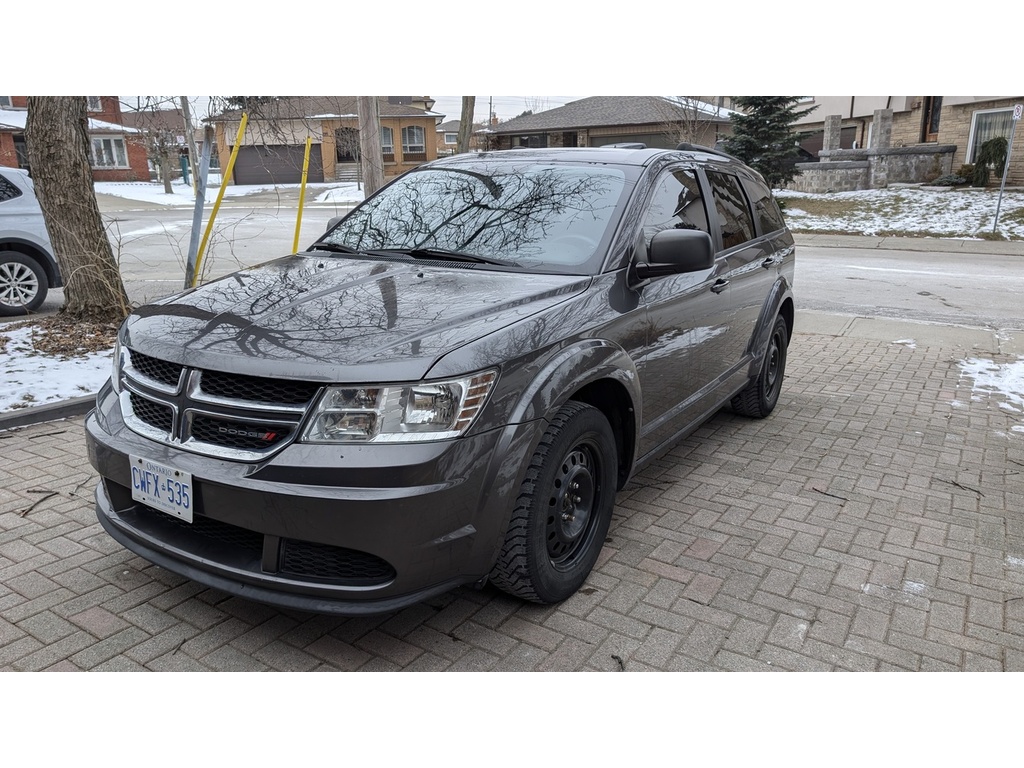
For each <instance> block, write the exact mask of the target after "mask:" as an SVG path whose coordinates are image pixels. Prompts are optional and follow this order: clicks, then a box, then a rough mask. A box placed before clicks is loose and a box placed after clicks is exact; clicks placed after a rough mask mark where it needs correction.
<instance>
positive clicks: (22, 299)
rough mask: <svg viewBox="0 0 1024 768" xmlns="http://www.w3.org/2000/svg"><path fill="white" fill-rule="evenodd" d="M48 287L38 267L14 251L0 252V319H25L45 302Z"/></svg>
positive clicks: (33, 261)
mask: <svg viewBox="0 0 1024 768" xmlns="http://www.w3.org/2000/svg"><path fill="white" fill-rule="evenodd" d="M48 287H49V285H48V283H47V280H46V273H45V272H44V271H43V268H42V267H41V266H40V265H39V263H38V262H37V261H36V260H35V259H33V258H31V257H29V256H26V255H25V254H23V253H18V252H17V251H0V315H3V316H7V317H9V316H11V315H27V314H29V313H30V312H35V311H36V310H37V309H39V307H40V306H42V303H43V301H44V300H45V299H46V291H47V288H48Z"/></svg>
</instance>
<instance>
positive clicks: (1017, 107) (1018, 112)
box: [992, 104, 1024, 234]
mask: <svg viewBox="0 0 1024 768" xmlns="http://www.w3.org/2000/svg"><path fill="white" fill-rule="evenodd" d="M1021 116H1024V104H1014V105H1013V122H1012V123H1010V140H1009V141H1008V142H1007V143H1006V162H1005V163H1003V180H1002V181H1001V182H999V199H998V200H997V201H996V218H995V220H994V221H993V222H992V233H993V234H995V233H996V231H997V227H998V226H999V209H1000V208H1002V207H1003V190H1004V189H1006V174H1007V173H1008V172H1009V171H1010V155H1012V154H1013V135H1014V134H1015V133H1016V132H1017V123H1019V122H1020V119H1021Z"/></svg>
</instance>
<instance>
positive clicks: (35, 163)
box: [25, 96, 129, 323]
mask: <svg viewBox="0 0 1024 768" xmlns="http://www.w3.org/2000/svg"><path fill="white" fill-rule="evenodd" d="M87 125H88V117H87V114H86V101H85V97H84V96H29V97H28V118H27V123H26V127H25V133H26V139H27V144H28V153H29V160H30V162H31V164H32V176H33V179H34V181H35V189H36V195H37V197H38V198H39V204H40V206H41V207H42V209H43V218H44V219H45V221H46V229H47V231H48V232H49V234H50V240H51V242H52V243H53V249H54V251H55V253H56V257H57V262H58V263H59V264H60V269H61V273H62V274H63V276H64V307H63V309H62V310H61V311H62V312H63V313H64V314H65V315H67V316H69V317H70V318H71V319H73V320H80V321H90V322H112V323H114V322H117V323H119V322H120V321H121V320H122V319H124V317H125V316H126V315H127V314H128V309H129V304H128V295H127V294H126V293H125V290H124V284H123V283H122V282H121V274H120V272H119V271H118V267H117V263H116V262H115V261H114V255H113V251H112V250H111V248H110V240H109V239H108V238H107V233H106V230H105V229H104V227H103V219H102V218H101V217H100V210H99V207H98V205H97V204H96V192H95V190H94V188H93V179H92V168H91V166H90V164H89V136H88V133H87V132H86V127H87Z"/></svg>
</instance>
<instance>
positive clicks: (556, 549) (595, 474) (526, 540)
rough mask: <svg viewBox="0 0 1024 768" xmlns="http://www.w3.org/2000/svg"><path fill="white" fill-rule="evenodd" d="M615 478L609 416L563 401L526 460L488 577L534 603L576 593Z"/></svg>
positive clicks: (600, 542)
mask: <svg viewBox="0 0 1024 768" xmlns="http://www.w3.org/2000/svg"><path fill="white" fill-rule="evenodd" d="M616 477H617V456H616V450H615V436H614V434H613V433H612V429H611V426H610V425H609V423H608V419H606V418H605V416H604V414H602V413H601V412H600V411H599V410H597V409H596V408H594V407H592V406H589V405H586V404H584V403H579V402H574V401H570V402H568V403H566V404H565V405H564V406H562V408H560V409H559V411H558V412H557V413H556V414H555V416H554V418H553V419H552V420H551V423H550V424H549V425H548V428H547V430H545V432H544V436H543V437H542V438H541V441H540V444H539V445H538V446H537V450H536V451H535V452H534V454H533V457H532V459H531V460H530V466H529V468H528V469H527V472H526V478H525V479H524V480H523V485H522V487H521V488H520V492H519V498H518V499H517V500H516V508H515V510H513V512H512V519H511V521H510V522H509V527H508V532H507V533H506V534H505V541H504V543H503V545H502V548H501V553H500V554H499V556H498V561H497V563H496V564H495V566H494V568H493V570H492V571H491V575H490V578H491V581H492V582H493V583H494V584H495V585H496V586H497V587H498V588H499V589H501V590H503V591H505V592H508V593H509V594H511V595H515V596H516V597H520V598H523V599H524V600H529V601H531V602H535V603H558V602H561V601H562V600H565V599H566V598H567V597H569V596H570V595H572V594H573V593H574V592H576V590H578V589H579V588H580V587H581V586H582V585H583V583H584V582H585V581H586V579H587V576H589V575H590V571H591V569H593V567H594V563H595V562H596V561H597V556H598V555H599V554H600V553H601V547H602V546H604V539H605V535H606V534H607V533H608V525H609V524H610V523H611V519H612V509H613V508H614V506H615V490H616Z"/></svg>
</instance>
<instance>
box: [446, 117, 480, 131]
mask: <svg viewBox="0 0 1024 768" xmlns="http://www.w3.org/2000/svg"><path fill="white" fill-rule="evenodd" d="M461 124H462V121H461V120H446V121H445V122H443V123H438V125H437V132H438V133H442V132H443V133H458V130H459V125H461ZM483 127H484V124H483V123H473V132H474V133H479V132H480V130H481V129H483Z"/></svg>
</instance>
